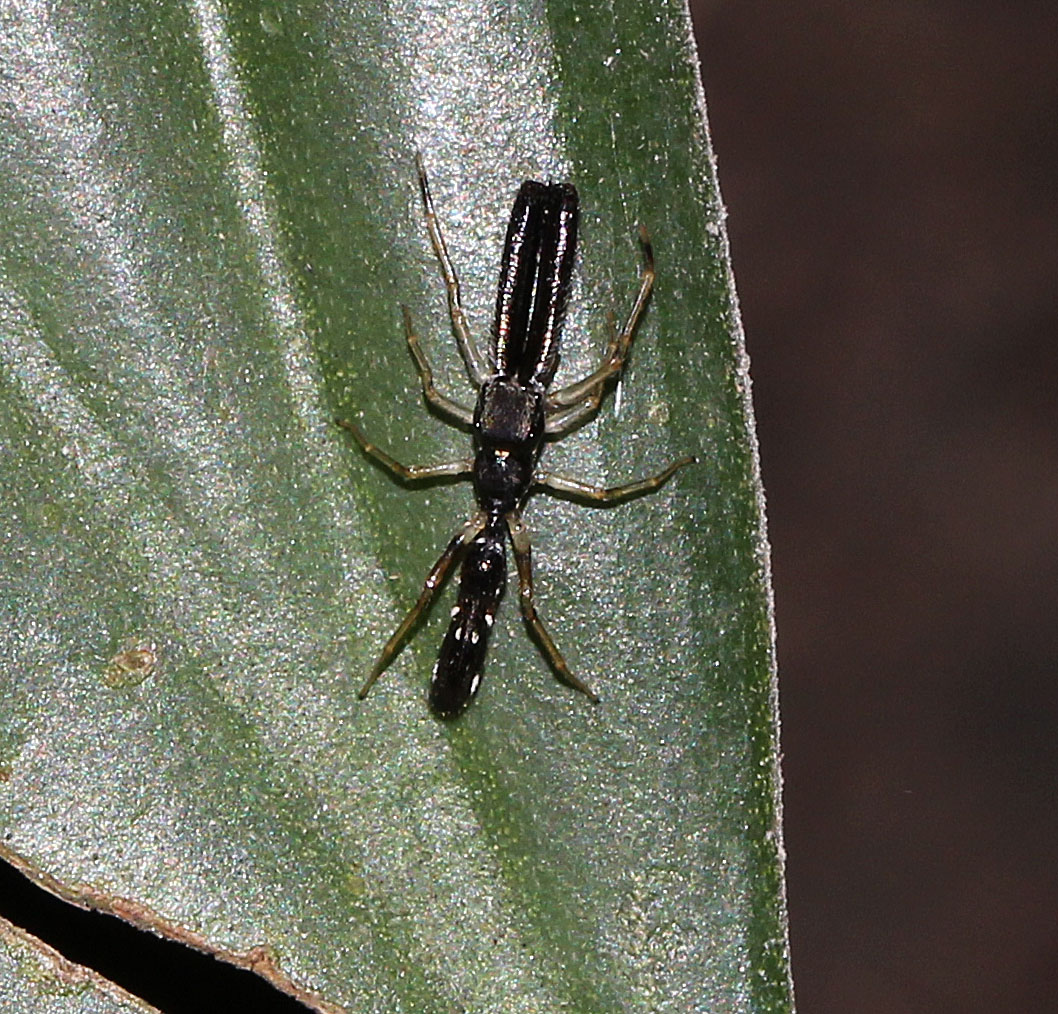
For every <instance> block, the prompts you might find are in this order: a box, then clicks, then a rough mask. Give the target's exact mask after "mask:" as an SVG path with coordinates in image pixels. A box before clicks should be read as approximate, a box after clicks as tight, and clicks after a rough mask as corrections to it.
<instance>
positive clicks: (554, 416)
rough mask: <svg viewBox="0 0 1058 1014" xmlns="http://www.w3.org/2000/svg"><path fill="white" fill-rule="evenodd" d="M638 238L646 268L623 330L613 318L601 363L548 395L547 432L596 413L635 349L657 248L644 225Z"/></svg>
mask: <svg viewBox="0 0 1058 1014" xmlns="http://www.w3.org/2000/svg"><path fill="white" fill-rule="evenodd" d="M639 241H640V243H641V244H642V247H643V259H644V267H643V273H642V280H641V282H640V284H639V293H638V294H637V295H636V300H635V303H633V304H632V309H631V311H630V312H629V314H628V317H627V319H626V320H625V324H624V327H623V328H622V329H621V333H620V334H617V333H615V328H614V326H613V318H612V317H610V332H611V333H610V341H609V344H608V345H607V348H606V354H605V356H603V361H602V365H601V366H600V367H599V368H598V369H597V370H596V371H595V372H594V373H589V374H588V376H586V377H584V378H583V379H581V380H578V381H576V382H575V383H572V384H569V385H568V386H567V387H563V388H561V389H560V390H558V391H556V392H555V393H554V394H551V395H549V396H548V399H547V406H548V409H549V410H550V412H549V416H548V420H547V433H548V434H549V435H555V434H559V433H564V432H565V431H566V430H568V429H570V428H571V427H572V426H573V425H574V424H575V423H577V422H580V421H581V420H582V419H584V418H586V417H587V416H588V415H590V414H591V413H592V412H594V411H595V410H596V409H597V408H598V407H599V404H600V402H601V401H602V396H603V393H604V391H605V388H606V383H607V381H608V380H609V379H610V378H611V377H613V376H615V375H616V374H618V373H620V372H621V369H622V367H623V366H624V364H625V360H626V359H627V358H628V353H629V350H630V349H631V348H632V340H633V338H635V333H636V328H637V327H638V325H639V319H640V317H642V316H643V310H644V309H645V308H646V305H647V300H648V299H649V298H650V293H651V290H652V289H653V288H654V248H653V245H652V244H651V242H650V236H649V234H648V233H647V230H646V228H645V227H644V226H642V225H641V226H640V227H639Z"/></svg>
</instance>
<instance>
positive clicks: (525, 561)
mask: <svg viewBox="0 0 1058 1014" xmlns="http://www.w3.org/2000/svg"><path fill="white" fill-rule="evenodd" d="M506 521H507V530H508V531H509V532H510V533H511V545H512V546H514V559H515V562H516V563H517V565H518V586H519V589H520V592H521V596H520V601H521V605H522V615H523V616H524V617H525V622H526V623H528V624H529V629H530V630H531V631H532V633H533V636H534V637H535V638H536V640H537V643H538V644H539V645H540V647H541V649H542V650H543V652H544V654H545V655H546V656H547V660H548V662H550V663H551V668H552V669H554V670H555V674H556V675H557V676H558V678H559V679H560V680H562V682H563V683H565V684H566V686H569V687H572V688H573V689H574V690H579V691H580V692H581V693H582V694H584V695H585V696H586V697H587V698H588V699H589V700H590V701H591V702H592V703H594V704H598V703H599V698H598V695H597V694H596V693H595V692H594V691H593V690H592V689H591V687H589V686H588V684H587V683H585V682H584V681H583V680H581V679H578V678H577V677H576V676H574V675H573V673H572V672H570V669H569V666H568V665H566V660H565V659H564V658H563V657H562V653H561V652H560V651H559V650H558V648H557V647H556V646H555V642H554V641H552V640H551V635H550V634H549V633H548V632H547V629H546V628H545V627H544V624H543V622H542V621H541V619H540V616H539V615H538V614H537V611H536V606H535V605H534V604H533V557H532V548H531V546H530V544H529V529H528V528H526V526H525V523H524V522H523V521H522V519H521V518H520V517H519V516H518V514H517V513H516V512H515V511H511V513H510V514H508V515H507V517H506Z"/></svg>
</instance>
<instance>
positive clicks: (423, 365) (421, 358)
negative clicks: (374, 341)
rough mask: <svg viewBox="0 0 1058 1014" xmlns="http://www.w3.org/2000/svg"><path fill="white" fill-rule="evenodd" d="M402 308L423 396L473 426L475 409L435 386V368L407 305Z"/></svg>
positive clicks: (446, 414) (451, 417)
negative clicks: (446, 395) (454, 399)
mask: <svg viewBox="0 0 1058 1014" xmlns="http://www.w3.org/2000/svg"><path fill="white" fill-rule="evenodd" d="M401 310H402V311H403V312H404V333H405V335H406V336H407V339H408V348H409V349H410V350H411V354H412V356H413V357H414V359H415V369H416V371H417V372H418V374H419V380H420V381H422V393H423V397H424V398H425V399H426V400H427V401H428V402H429V403H430V404H431V405H432V406H433V407H434V408H435V409H436V410H437V411H438V412H440V413H441V415H444V416H448V418H449V419H454V420H456V422H460V423H464V424H465V425H467V426H472V425H473V424H474V412H473V410H472V409H469V408H464V407H463V406H462V405H460V404H458V403H457V402H454V401H452V400H451V399H450V398H446V397H445V396H444V395H443V394H441V392H440V391H438V390H437V388H436V387H435V386H434V382H433V370H432V369H430V363H429V360H428V359H427V358H426V353H425V352H423V350H422V346H421V345H420V344H419V336H418V335H417V334H416V333H415V328H414V326H413V325H412V322H411V313H410V312H409V310H408V308H407V307H406V306H402V307H401Z"/></svg>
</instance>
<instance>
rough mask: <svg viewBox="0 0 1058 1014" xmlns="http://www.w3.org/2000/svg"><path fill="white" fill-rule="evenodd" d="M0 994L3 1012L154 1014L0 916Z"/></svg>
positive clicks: (140, 1002) (132, 998)
mask: <svg viewBox="0 0 1058 1014" xmlns="http://www.w3.org/2000/svg"><path fill="white" fill-rule="evenodd" d="M0 996H2V997H3V998H4V1011H5V1012H6V1014H23V1012H25V1014H151V1012H152V1011H153V1012H154V1014H157V1011H155V1008H154V1007H150V1006H148V1005H147V1004H145V1003H143V1002H142V1001H140V1000H137V999H136V998H135V997H132V996H129V995H128V994H127V993H125V992H123V991H122V990H120V989H118V988H117V987H116V986H114V985H113V983H109V982H106V981H105V980H104V979H102V978H100V977H99V976H98V975H96V974H95V973H94V972H92V971H91V970H90V969H87V968H82V967H81V966H79V965H75V964H73V963H72V962H70V961H66V960H65V959H64V958H63V957H61V956H60V955H59V954H56V953H55V951H53V950H52V949H51V948H50V947H46V946H45V945H44V944H42V943H41V942H40V941H39V940H37V939H36V938H35V937H32V936H30V935H29V934H28V933H23V932H22V931H21V930H19V929H18V928H16V927H15V926H12V925H11V923H9V922H7V921H6V920H4V919H0Z"/></svg>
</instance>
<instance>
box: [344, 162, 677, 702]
mask: <svg viewBox="0 0 1058 1014" xmlns="http://www.w3.org/2000/svg"><path fill="white" fill-rule="evenodd" d="M419 182H420V187H421V192H422V199H423V205H424V208H425V211H426V219H427V224H428V226H429V229H430V238H431V240H432V242H433V245H434V249H435V251H436V253H437V256H438V259H439V260H440V263H441V268H442V273H443V275H444V279H445V283H446V286H447V289H448V302H449V313H450V315H451V318H452V326H453V330H454V331H455V334H456V337H457V338H458V340H459V346H460V351H461V353H462V355H463V359H464V362H465V364H466V367H467V371H468V373H469V374H470V376H471V379H472V380H473V381H474V382H475V383H476V384H478V385H479V393H478V400H477V405H476V407H475V409H474V411H473V413H471V412H470V411H469V410H468V409H466V408H464V407H463V406H461V405H459V404H457V403H456V402H454V401H451V400H449V399H448V398H447V397H445V396H444V395H443V394H441V393H440V392H439V391H438V390H437V389H436V387H435V386H434V383H433V374H432V371H431V369H430V366H429V364H428V362H427V360H426V357H425V355H424V354H423V352H422V349H421V347H420V345H419V340H418V337H417V336H416V335H415V332H414V330H413V328H412V325H411V320H410V317H409V315H408V313H407V311H406V310H405V327H406V331H407V339H408V345H409V348H410V350H411V352H412V355H413V356H414V358H415V362H416V366H417V369H418V371H419V376H420V379H421V381H422V386H423V394H424V396H425V397H426V399H427V401H428V402H429V403H430V405H431V406H432V407H433V408H434V409H435V410H436V411H437V412H438V413H440V414H442V415H445V416H447V417H449V418H450V419H452V420H454V421H456V422H458V423H462V424H469V425H470V426H472V428H473V434H474V458H473V460H472V461H471V460H466V461H456V462H447V463H445V464H441V465H427V466H411V467H409V466H405V465H401V464H400V463H399V462H397V461H395V460H394V459H393V458H391V457H390V456H389V455H388V454H386V453H385V452H384V451H382V450H380V449H379V448H377V447H375V446H374V445H373V444H371V443H369V442H368V441H367V440H366V438H365V437H364V436H363V434H362V433H361V432H360V430H359V429H358V428H357V427H356V426H355V425H354V424H352V423H350V422H345V421H343V420H338V422H339V424H340V425H342V426H344V427H345V428H346V429H348V430H349V431H350V432H351V433H352V434H353V435H354V436H355V437H356V439H357V441H358V442H359V443H360V446H361V448H362V449H363V450H364V451H365V453H367V454H369V455H370V456H371V457H373V458H375V460H377V461H379V462H380V463H381V464H382V465H384V466H385V467H386V468H388V469H389V470H390V471H391V472H393V473H395V474H396V475H397V476H399V477H400V478H402V479H404V480H407V481H416V480H420V479H440V478H448V477H457V476H464V475H467V474H469V475H470V477H471V478H472V480H473V483H474V494H475V497H476V499H477V503H478V512H477V513H476V514H475V515H474V517H472V518H471V519H470V520H469V521H468V522H467V523H466V524H465V525H464V526H463V528H462V529H461V530H460V532H459V533H458V534H457V535H456V536H455V537H454V538H453V539H452V540H451V541H450V542H449V544H448V546H447V547H446V549H445V551H444V552H443V553H442V554H441V557H440V558H439V559H438V561H437V563H436V564H435V565H434V568H433V570H432V571H431V572H430V575H429V577H428V578H427V579H426V584H425V586H424V587H423V590H422V593H421V594H420V596H419V600H418V601H417V602H416V604H415V606H414V607H413V608H412V610H411V611H410V612H409V613H408V615H407V616H406V617H405V619H404V622H403V623H402V624H401V625H400V627H398V629H397V631H396V632H395V633H394V634H393V636H392V637H391V638H390V640H389V642H388V643H387V644H386V647H385V648H384V649H383V652H382V655H381V657H380V658H379V661H378V663H377V664H376V665H375V668H374V669H373V670H372V672H371V674H370V676H369V677H368V680H367V682H366V683H365V685H364V687H363V688H362V690H361V692H360V693H361V696H364V695H366V693H367V691H368V690H369V689H370V687H371V685H372V684H373V683H374V682H375V680H376V679H377V678H378V676H379V675H380V674H381V672H382V671H383V670H384V669H385V668H386V666H388V665H389V663H390V662H391V661H392V659H393V658H394V657H395V656H396V654H397V652H398V650H399V648H400V646H401V643H402V642H403V640H404V638H405V636H406V635H407V634H408V632H409V631H410V630H411V628H412V627H413V626H414V625H415V623H416V622H418V619H419V617H420V616H421V615H422V613H423V612H424V611H425V609H426V608H427V607H428V606H429V604H430V602H431V601H432V600H433V598H434V596H435V595H436V593H437V591H438V590H439V588H440V586H441V584H442V583H443V582H444V579H445V577H446V575H447V574H448V572H449V570H450V569H451V567H452V566H453V565H454V563H455V562H456V560H457V559H458V558H459V557H460V556H462V558H463V565H462V570H461V574H460V582H459V593H458V596H457V600H456V605H455V607H454V608H453V609H452V619H451V622H450V624H449V627H448V631H447V633H446V634H445V638H444V641H443V643H442V645H441V651H440V654H439V656H438V660H437V665H436V666H435V668H434V674H433V679H432V681H431V685H430V695H429V701H430V707H431V709H432V710H433V712H434V713H435V714H436V715H438V716H439V717H442V718H451V717H454V716H456V715H458V714H459V713H460V712H462V711H463V710H464V708H466V706H467V704H469V703H470V701H471V699H472V698H473V697H474V695H475V693H476V692H477V689H478V686H479V684H480V681H481V673H482V670H483V667H484V663H485V654H486V650H487V646H488V640H489V634H490V632H491V629H492V626H493V623H494V619H495V616H496V610H497V608H498V607H499V604H500V600H501V599H502V597H503V593H504V590H505V588H506V582H507V551H506V543H507V541H508V539H510V542H511V545H512V548H513V549H514V554H515V562H516V564H517V569H518V579H519V587H520V601H521V607H522V612H523V614H524V616H525V619H526V622H527V623H528V625H529V627H530V630H531V631H532V633H533V635H534V637H535V638H536V640H537V642H538V643H539V645H540V647H541V648H542V649H543V651H544V653H545V654H546V656H547V658H548V660H549V662H550V663H551V665H552V667H553V668H554V670H555V672H556V674H557V675H558V676H559V677H560V678H561V679H562V680H563V682H565V683H567V684H568V685H569V686H571V687H573V688H574V689H577V690H579V691H581V692H582V693H584V694H586V695H587V696H588V697H589V698H591V699H592V700H595V701H597V700H598V698H597V697H596V696H595V694H594V693H593V692H592V691H591V690H590V689H589V688H588V686H587V685H586V684H584V683H583V682H582V681H581V680H580V679H578V678H577V677H576V676H574V675H573V673H572V672H570V670H569V667H568V666H567V665H566V662H565V660H564V659H563V658H562V655H561V653H560V652H559V651H558V649H557V648H556V647H555V644H554V642H553V641H552V640H551V637H550V635H549V634H548V633H547V630H546V628H545V627H544V625H543V623H542V621H541V620H540V617H539V616H538V615H537V612H536V608H535V606H534V604H533V582H532V563H531V555H530V545H529V535H528V530H527V529H526V527H525V525H524V523H523V522H522V519H521V511H522V508H523V507H524V506H525V502H526V500H527V498H528V496H529V493H530V491H531V490H532V489H533V488H534V487H535V488H541V489H546V490H550V491H552V492H558V493H561V494H563V495H566V496H572V497H575V498H580V499H584V500H587V501H589V502H592V503H594V504H600V505H608V504H612V503H617V502H620V501H623V500H625V499H627V498H629V497H631V496H636V495H638V494H641V493H646V492H650V491H651V490H654V489H657V488H658V487H659V486H661V485H662V484H663V483H664V482H665V481H666V480H667V479H668V478H669V477H670V476H671V475H672V474H673V472H675V471H676V469H678V468H680V467H682V466H683V465H686V464H688V463H690V462H691V461H693V460H694V459H693V458H683V459H681V460H680V461H677V462H675V463H673V464H671V465H669V466H668V468H666V469H664V470H663V471H662V472H660V473H658V474H657V475H655V476H652V477H651V478H648V479H643V480H640V481H638V482H634V483H630V484H628V485H625V486H619V487H615V488H612V489H603V488H600V487H596V486H591V485H587V484H585V483H582V482H580V481H579V480H575V479H569V478H563V477H561V476H557V475H553V474H550V473H547V472H543V471H540V470H539V469H538V467H537V466H538V462H539V459H540V454H541V451H542V449H543V446H544V441H545V437H547V436H558V435H560V434H562V433H565V432H567V431H568V430H569V429H571V428H573V427H574V426H576V425H578V424H580V423H581V422H583V421H584V420H586V419H587V418H589V417H590V416H591V415H593V414H594V413H595V412H596V411H597V409H598V407H599V404H600V402H601V400H602V396H603V393H604V390H605V388H606V385H607V384H608V382H609V381H610V380H611V379H612V378H614V377H616V376H617V375H618V373H619V372H620V370H621V368H622V366H623V364H624V360H625V357H626V356H627V354H628V351H629V348H630V346H631V342H632V337H633V335H634V332H635V328H636V324H637V322H638V320H639V317H640V315H641V313H642V311H643V308H644V306H645V304H646V301H647V298H648V297H649V294H650V290H651V286H652V283H653V279H654V271H653V256H652V252H651V248H650V242H649V239H648V238H647V236H646V233H645V231H643V230H641V242H642V244H643V249H644V252H645V255H646V268H645V270H644V272H643V276H642V281H641V284H640V289H639V294H638V297H637V299H636V302H635V305H634V306H633V309H632V311H631V313H630V314H629V316H628V319H627V321H626V323H625V325H624V328H623V330H622V331H621V332H620V333H616V332H615V333H613V334H612V336H611V339H610V343H609V347H608V350H607V353H606V356H605V357H604V359H603V362H602V364H601V365H600V367H599V368H598V369H597V370H595V372H593V373H591V374H589V375H588V376H587V377H585V378H583V379H582V380H580V381H578V382H576V383H573V384H570V385H569V386H568V387H565V388H563V389H561V390H559V391H557V392H553V393H552V392H550V390H549V388H550V385H551V382H552V380H553V379H554V376H555V371H556V369H557V367H558V361H559V340H560V337H561V331H562V324H563V320H564V318H565V314H566V305H567V302H568V299H569V290H570V283H571V279H572V275H573V265H574V261H575V258H576V248H577V223H578V200H577V192H576V190H575V189H574V188H573V186H571V185H570V184H568V183H538V182H536V181H533V180H527V181H526V182H525V183H523V184H522V186H521V188H520V189H519V191H518V195H517V197H516V199H515V202H514V208H513V209H512V212H511V218H510V223H509V225H508V227H507V236H506V241H505V243H504V248H503V258H502V263H501V267H500V280H499V288H498V292H497V296H496V316H495V322H494V325H493V330H492V335H491V341H490V344H489V356H488V358H487V360H485V359H483V358H482V357H481V356H480V354H479V353H478V351H477V349H476V348H475V346H474V342H473V340H472V339H471V337H470V334H469V329H468V327H467V323H466V318H465V316H464V314H463V309H462V305H461V300H460V293H459V283H458V280H457V278H456V275H455V270H454V269H453V267H452V264H451V261H450V259H449V256H448V251H447V248H446V246H445V242H444V237H443V235H442V233H441V229H440V225H439V224H438V221H437V216H436V213H435V211H434V208H433V202H432V200H431V198H430V191H429V186H428V184H427V180H426V174H425V172H424V171H423V169H422V166H421V164H420V166H419Z"/></svg>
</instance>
